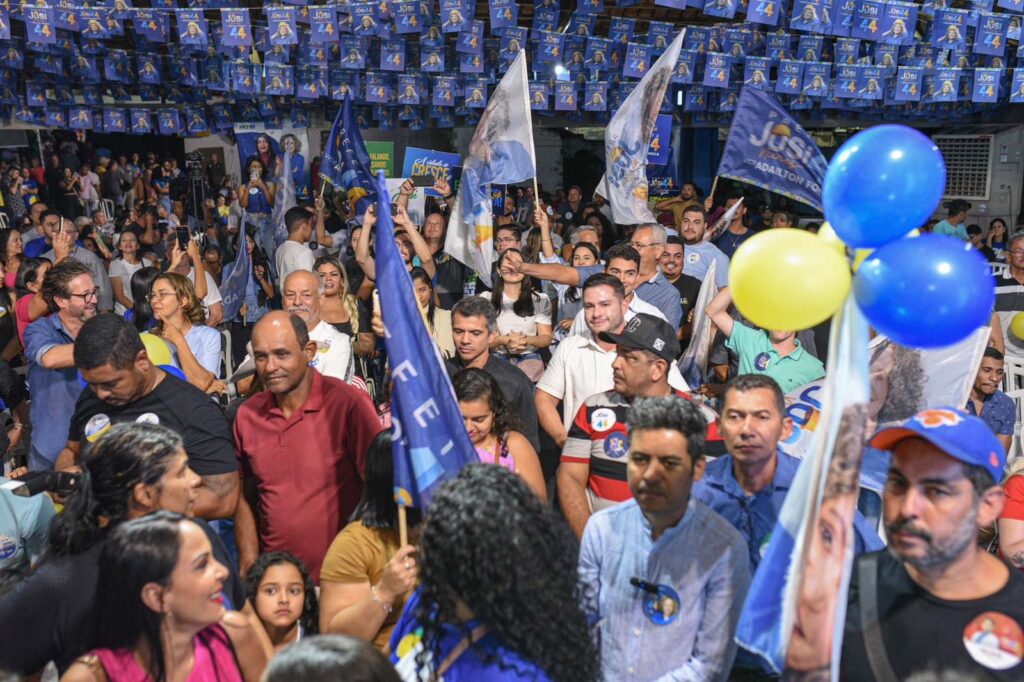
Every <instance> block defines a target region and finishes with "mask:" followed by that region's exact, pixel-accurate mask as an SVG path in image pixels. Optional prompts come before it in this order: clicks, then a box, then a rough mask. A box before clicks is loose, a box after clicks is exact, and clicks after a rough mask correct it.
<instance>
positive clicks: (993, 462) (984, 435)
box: [871, 407, 1006, 483]
mask: <svg viewBox="0 0 1024 682" xmlns="http://www.w3.org/2000/svg"><path fill="white" fill-rule="evenodd" d="M907 438H923V439H924V440H926V441H928V442H929V443H931V444H932V445H934V446H935V447H937V448H939V449H940V450H942V451H943V452H944V453H946V454H947V455H949V456H950V457H952V458H953V459H957V460H960V461H961V462H963V463H964V464H970V465H972V466H981V467H985V469H986V470H987V471H988V472H989V473H990V474H992V480H994V481H995V482H996V483H998V482H999V481H1001V480H1002V478H1003V467H1004V466H1005V465H1006V451H1005V450H1004V449H1003V444H1002V443H1000V442H999V439H997V438H996V436H995V434H994V433H992V429H990V428H989V427H988V424H986V423H985V422H983V421H982V420H980V419H978V418H977V417H972V416H971V415H969V414H966V413H965V412H963V411H961V410H958V409H956V408H953V407H932V408H928V409H924V410H921V411H920V412H918V413H917V414H915V415H914V416H913V417H911V418H910V419H908V420H907V421H905V422H903V423H902V424H900V425H899V426H890V427H888V428H885V429H881V430H880V431H878V433H876V434H875V435H874V436H872V437H871V447H874V448H878V449H879V450H892V449H893V448H894V447H896V446H897V445H898V444H899V443H902V442H903V441H904V440H906V439H907Z"/></svg>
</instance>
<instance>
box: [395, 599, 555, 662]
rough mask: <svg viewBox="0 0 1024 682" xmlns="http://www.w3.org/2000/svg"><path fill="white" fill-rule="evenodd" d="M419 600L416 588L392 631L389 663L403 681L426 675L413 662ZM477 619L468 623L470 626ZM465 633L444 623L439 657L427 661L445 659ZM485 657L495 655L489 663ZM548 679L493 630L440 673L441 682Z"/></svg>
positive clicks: (418, 643)
mask: <svg viewBox="0 0 1024 682" xmlns="http://www.w3.org/2000/svg"><path fill="white" fill-rule="evenodd" d="M419 603H420V591H419V590H416V591H415V592H413V594H412V596H411V597H410V598H409V600H408V601H406V602H405V610H404V611H402V617H401V618H399V619H398V623H397V624H396V625H395V630H394V632H392V633H391V646H390V648H391V663H392V664H393V665H394V666H395V670H397V671H398V676H399V677H401V678H402V680H403V681H404V682H419V681H420V680H421V679H425V678H423V677H421V676H420V674H419V671H418V670H417V666H416V654H418V653H419V652H420V651H421V650H422V649H423V642H422V640H423V627H422V626H421V625H420V624H419V622H418V621H417V620H416V607H417V606H418V605H419ZM477 625H479V623H477V622H476V621H472V622H470V623H468V627H469V629H470V630H472V629H473V628H475V627H476V626H477ZM463 637H465V630H463V629H462V628H455V627H453V626H444V630H443V636H442V638H441V651H440V656H439V657H438V659H439V660H433V659H432V658H428V659H427V660H428V665H429V666H430V667H431V668H435V667H437V666H439V665H440V662H441V661H444V660H445V659H446V658H447V657H448V654H449V653H450V652H451V651H452V649H454V648H455V647H456V646H458V644H459V642H460V641H461V640H462V639H463ZM484 657H488V658H490V657H494V659H495V661H494V662H493V663H488V662H486V661H485V660H484ZM477 680H488V682H526V681H527V680H530V681H532V682H549V678H548V676H547V675H546V674H544V671H543V670H541V669H540V668H538V667H537V666H536V665H535V664H533V663H529V662H527V661H524V660H523V659H522V658H521V657H520V656H519V655H518V654H516V653H514V652H513V651H511V650H509V649H508V647H506V646H505V645H504V644H502V642H501V640H500V639H499V638H498V637H497V636H495V635H493V634H485V635H484V636H483V637H481V638H480V639H479V640H477V642H476V643H475V644H474V645H472V646H470V647H469V648H467V649H466V650H465V651H464V652H463V653H462V655H460V656H459V657H458V658H456V659H455V662H454V663H453V664H452V665H451V667H449V668H448V669H447V670H446V671H445V672H444V674H443V675H442V676H441V677H440V682H476V681H477Z"/></svg>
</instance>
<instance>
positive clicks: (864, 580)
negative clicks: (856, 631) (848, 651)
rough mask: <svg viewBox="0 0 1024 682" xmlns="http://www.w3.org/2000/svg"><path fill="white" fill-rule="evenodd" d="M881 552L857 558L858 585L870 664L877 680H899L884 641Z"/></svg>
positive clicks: (890, 681) (894, 681) (863, 633)
mask: <svg viewBox="0 0 1024 682" xmlns="http://www.w3.org/2000/svg"><path fill="white" fill-rule="evenodd" d="M879 556H881V555H880V554H878V553H874V554H864V555H861V556H860V557H859V558H858V559H857V587H858V597H859V602H860V604H859V605H860V627H861V634H862V636H863V637H864V648H865V649H866V650H867V654H868V664H869V665H870V666H871V672H872V674H873V675H874V676H875V680H876V681H877V682H898V678H897V677H896V672H895V671H894V670H893V669H892V664H891V663H890V662H889V654H887V653H886V651H885V642H884V641H883V640H882V623H881V621H880V620H879V618H878V558H879Z"/></svg>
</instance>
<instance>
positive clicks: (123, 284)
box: [110, 230, 153, 315]
mask: <svg viewBox="0 0 1024 682" xmlns="http://www.w3.org/2000/svg"><path fill="white" fill-rule="evenodd" d="M117 249H118V250H119V251H120V252H121V256H120V257H118V258H115V259H114V260H112V261H111V262H110V286H111V288H112V289H113V290H114V312H115V313H117V314H118V315H123V314H124V312H125V311H126V310H130V309H132V308H134V307H135V301H134V300H133V299H132V275H134V274H135V273H136V272H138V271H139V270H141V269H142V268H148V267H152V266H153V263H152V262H150V261H149V259H147V258H140V257H139V238H138V237H136V236H135V234H134V233H133V232H129V231H128V230H125V231H124V232H122V233H121V238H120V239H119V240H118V242H117Z"/></svg>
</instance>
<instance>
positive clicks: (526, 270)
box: [505, 253, 580, 287]
mask: <svg viewBox="0 0 1024 682" xmlns="http://www.w3.org/2000/svg"><path fill="white" fill-rule="evenodd" d="M505 264H506V265H507V266H508V267H510V268H512V269H513V270H516V271H517V272H521V273H523V274H524V275H529V276H530V277H537V278H539V279H544V280H547V281H549V282H554V283H556V284H567V285H569V286H572V287H577V286H579V285H580V273H579V272H578V271H577V270H576V268H574V267H572V266H571V265H562V264H561V263H527V262H524V261H523V259H522V257H520V256H517V255H516V254H514V253H513V254H511V255H509V256H508V258H506V259H505Z"/></svg>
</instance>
